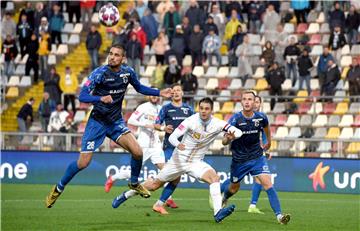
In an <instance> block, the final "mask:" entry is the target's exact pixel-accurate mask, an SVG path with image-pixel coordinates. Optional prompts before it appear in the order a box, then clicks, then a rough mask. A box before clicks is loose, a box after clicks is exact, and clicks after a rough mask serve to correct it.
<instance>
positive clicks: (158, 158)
mask: <svg viewBox="0 0 360 231" xmlns="http://www.w3.org/2000/svg"><path fill="white" fill-rule="evenodd" d="M142 150H143V163H145V162H146V161H147V160H148V159H150V160H151V163H153V164H164V163H165V155H164V151H163V150H162V149H161V148H143V149H142Z"/></svg>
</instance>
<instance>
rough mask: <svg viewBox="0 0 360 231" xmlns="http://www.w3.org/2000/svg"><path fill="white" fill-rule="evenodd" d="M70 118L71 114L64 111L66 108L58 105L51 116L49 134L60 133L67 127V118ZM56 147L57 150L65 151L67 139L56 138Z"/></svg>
mask: <svg viewBox="0 0 360 231" xmlns="http://www.w3.org/2000/svg"><path fill="white" fill-rule="evenodd" d="M68 116H69V113H68V112H67V111H65V110H64V107H63V105H62V104H61V103H59V104H58V105H56V110H55V111H53V112H52V113H51V115H50V120H49V125H48V128H47V129H48V132H49V133H50V132H51V133H60V132H61V128H63V127H64V126H65V125H66V118H67V117H68ZM53 140H54V147H56V148H57V150H64V147H65V138H64V137H61V136H60V137H59V136H54V138H53Z"/></svg>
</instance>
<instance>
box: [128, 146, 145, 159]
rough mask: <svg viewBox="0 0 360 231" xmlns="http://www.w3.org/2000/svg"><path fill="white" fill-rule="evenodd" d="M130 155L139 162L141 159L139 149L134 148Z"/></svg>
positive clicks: (140, 150)
mask: <svg viewBox="0 0 360 231" xmlns="http://www.w3.org/2000/svg"><path fill="white" fill-rule="evenodd" d="M131 154H132V156H133V157H134V158H135V159H138V160H140V159H142V156H143V151H142V149H141V148H140V147H136V148H134V149H133V150H132V152H131Z"/></svg>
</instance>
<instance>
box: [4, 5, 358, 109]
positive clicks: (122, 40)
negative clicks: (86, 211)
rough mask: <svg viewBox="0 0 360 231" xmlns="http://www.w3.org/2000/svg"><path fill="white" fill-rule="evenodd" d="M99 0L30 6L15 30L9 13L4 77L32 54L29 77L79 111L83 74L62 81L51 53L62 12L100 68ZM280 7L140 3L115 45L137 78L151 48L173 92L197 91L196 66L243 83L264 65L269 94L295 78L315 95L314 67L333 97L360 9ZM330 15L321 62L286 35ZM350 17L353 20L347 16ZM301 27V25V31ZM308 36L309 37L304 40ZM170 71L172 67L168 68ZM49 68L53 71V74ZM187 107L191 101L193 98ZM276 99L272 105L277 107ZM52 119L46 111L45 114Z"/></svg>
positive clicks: (353, 91)
mask: <svg viewBox="0 0 360 231" xmlns="http://www.w3.org/2000/svg"><path fill="white" fill-rule="evenodd" d="M99 4H100V5H101V2H96V1H85V0H83V1H80V2H75V1H64V3H63V2H61V1H51V2H47V3H46V4H44V3H42V2H38V3H34V2H27V3H26V5H25V7H24V8H23V9H22V11H21V13H20V15H19V23H18V24H17V25H16V24H15V22H14V20H13V18H12V14H11V12H6V13H5V16H4V17H3V20H2V40H3V44H2V51H3V53H4V56H5V63H4V73H5V75H6V76H11V75H12V73H13V72H14V69H15V68H14V59H15V57H16V56H17V54H18V53H20V54H21V55H22V56H24V55H25V54H28V55H29V58H28V60H27V63H26V74H30V72H31V71H33V72H34V75H33V76H34V81H35V82H36V81H37V80H38V79H39V78H41V79H43V80H44V81H45V91H47V92H48V93H49V98H50V99H51V100H53V101H54V102H55V103H56V104H59V103H61V102H62V100H61V99H62V96H63V98H64V108H65V109H66V110H68V104H70V105H71V111H72V112H75V111H76V107H75V103H74V101H75V94H76V90H77V89H76V88H75V87H74V86H77V85H78V82H77V76H73V75H72V74H71V68H70V67H68V68H66V73H61V74H60V75H61V77H60V75H59V74H58V73H56V70H55V68H53V67H49V66H48V62H47V61H48V55H49V53H50V50H51V45H52V44H61V43H62V40H61V33H62V28H63V26H64V24H65V21H64V15H63V13H64V12H65V11H66V12H67V13H68V15H69V22H74V23H78V22H83V24H84V30H85V31H88V35H87V38H86V48H87V50H88V53H89V57H90V58H91V69H94V68H96V67H97V66H98V65H99V48H100V46H101V44H102V38H101V36H100V34H99V32H98V31H97V28H96V27H95V26H92V25H91V24H90V23H91V20H89V19H91V17H92V13H93V12H94V11H95V10H96V9H97V8H98V6H99ZM280 5H281V2H280V1H195V0H190V1H185V2H184V1H168V0H166V1H151V0H149V1H142V0H138V1H135V2H130V3H128V8H127V10H126V12H125V13H124V14H122V15H121V16H122V19H124V20H126V24H125V26H124V27H117V28H115V29H114V34H113V43H119V44H122V45H123V46H124V47H126V51H127V52H126V55H127V62H128V65H130V66H132V67H134V69H135V70H136V72H137V73H139V72H140V66H141V65H146V63H145V62H144V61H145V50H146V48H147V46H149V47H150V48H151V49H152V50H153V51H154V54H155V58H156V68H155V70H154V73H153V75H152V76H153V77H152V79H151V80H150V81H151V84H152V85H153V86H156V87H159V88H161V87H167V86H170V85H171V84H173V83H181V84H182V85H183V87H184V91H185V92H186V93H188V94H190V95H191V94H193V93H195V92H196V90H197V88H198V81H197V76H194V75H193V74H192V71H191V70H192V68H193V67H194V66H208V65H210V66H213V65H229V66H237V67H238V77H239V78H240V79H241V80H242V83H243V85H244V84H245V82H246V80H247V79H249V78H251V77H252V75H253V74H254V69H253V68H254V67H257V66H262V67H263V68H264V70H265V79H266V80H267V82H268V84H269V93H270V95H273V96H282V95H283V91H282V83H284V81H285V80H286V79H290V80H291V83H292V86H293V87H294V86H296V83H299V84H298V85H297V86H298V87H299V89H303V87H304V82H305V86H306V91H307V93H308V95H310V94H311V87H310V82H311V79H312V78H314V77H312V75H311V73H312V70H313V69H315V68H317V69H316V78H318V79H319V84H320V89H321V95H326V96H332V95H334V93H335V87H336V85H337V83H338V81H339V80H340V77H341V69H340V58H341V50H342V48H343V47H344V46H345V45H349V46H350V48H351V47H352V46H353V45H355V44H359V43H360V38H359V24H360V15H359V9H360V7H359V4H358V3H357V2H356V1H350V2H322V1H321V2H320V1H319V2H316V1H307V0H303V1H297V0H291V1H290V9H288V11H287V12H280ZM313 11H317V12H320V11H322V12H324V14H325V22H327V23H328V24H329V26H330V33H329V41H328V44H326V45H325V46H324V47H323V53H322V54H321V55H320V57H319V61H318V63H317V64H315V60H313V59H312V57H311V56H309V53H310V51H311V47H309V46H308V44H307V42H308V39H306V38H302V37H300V36H296V35H294V34H288V33H287V32H286V31H285V29H284V25H285V23H293V24H295V25H298V24H300V23H308V22H307V20H308V16H309V15H310V14H311V12H313ZM345 11H346V12H347V14H345ZM295 28H296V27H295ZM260 33H261V34H262V35H263V36H264V43H263V46H262V47H261V49H262V51H261V54H260V55H259V56H258V57H259V60H256V61H255V65H254V61H252V60H251V59H250V58H249V56H250V55H251V54H254V46H253V44H252V41H250V39H251V36H252V35H253V34H260ZM304 37H306V36H304ZM224 46H226V47H227V55H228V59H227V60H228V62H227V63H228V64H224V63H223V58H224V57H222V56H221V53H222V52H221V49H223V48H224ZM186 55H190V56H191V60H192V62H191V63H190V64H188V63H185V60H184V57H185V56H186ZM359 62H360V59H359V58H358V59H357V58H354V59H353V60H352V64H351V66H350V70H349V72H348V73H347V77H346V78H347V79H348V81H349V83H350V84H349V86H350V87H349V92H350V95H351V96H352V95H360V86H359V82H360V81H359V78H360V77H359V74H358V73H359ZM165 65H166V66H165ZM47 70H50V71H47ZM188 100H189V101H190V100H191V98H189V99H188ZM275 102H276V99H275V98H273V99H272V101H271V108H273V107H274V105H275ZM47 114H48V113H47Z"/></svg>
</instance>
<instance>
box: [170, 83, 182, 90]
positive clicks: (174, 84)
mask: <svg viewBox="0 0 360 231" xmlns="http://www.w3.org/2000/svg"><path fill="white" fill-rule="evenodd" d="M177 86H179V87H181V90H182V86H181V84H180V83H173V84H172V85H171V87H170V88H171V89H173V88H174V87H177Z"/></svg>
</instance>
